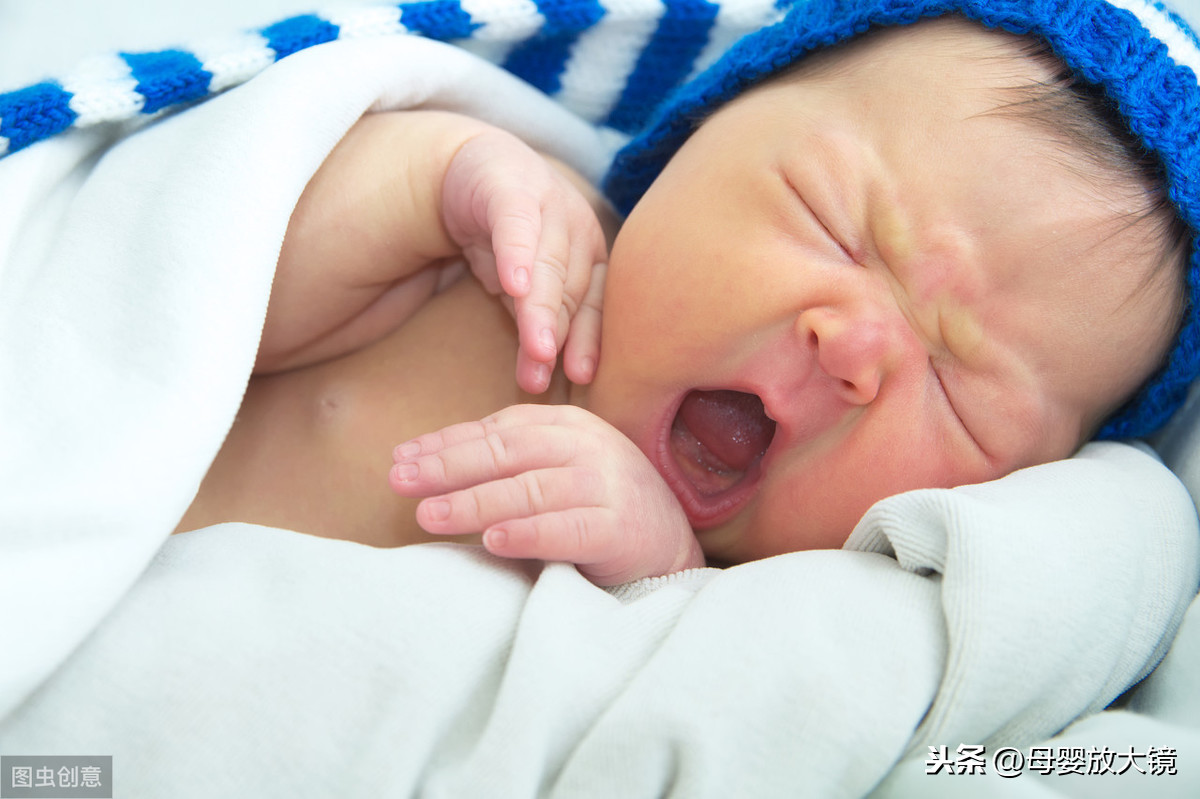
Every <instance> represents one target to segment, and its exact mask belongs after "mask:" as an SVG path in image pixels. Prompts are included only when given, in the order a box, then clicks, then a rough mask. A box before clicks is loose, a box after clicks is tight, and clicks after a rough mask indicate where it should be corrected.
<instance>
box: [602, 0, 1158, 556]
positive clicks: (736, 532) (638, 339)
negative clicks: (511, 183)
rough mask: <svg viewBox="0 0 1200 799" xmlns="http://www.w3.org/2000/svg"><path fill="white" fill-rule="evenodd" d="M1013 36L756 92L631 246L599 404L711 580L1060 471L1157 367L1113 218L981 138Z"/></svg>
mask: <svg viewBox="0 0 1200 799" xmlns="http://www.w3.org/2000/svg"><path fill="white" fill-rule="evenodd" d="M997 36H998V34H992V33H987V32H984V31H982V30H978V31H977V30H976V29H975V28H973V27H970V26H968V25H966V24H964V23H957V22H946V23H935V24H927V25H921V26H917V27H915V28H912V29H906V30H903V31H899V32H889V33H886V34H884V35H883V36H880V37H877V38H874V39H872V40H870V41H868V42H865V43H863V44H861V45H858V46H856V47H855V48H854V49H852V50H849V51H846V52H844V53H841V54H838V55H837V56H835V58H837V59H840V63H838V64H836V65H835V66H836V68H832V69H828V70H823V71H821V72H819V73H818V74H815V75H798V76H794V77H792V78H789V79H787V80H785V81H776V82H773V83H770V84H768V85H765V86H763V87H760V88H758V89H756V90H754V91H752V92H749V93H747V94H746V95H744V96H742V97H741V98H739V99H738V100H736V101H734V102H732V103H731V104H729V105H728V106H726V107H724V108H723V109H722V110H720V111H719V112H718V113H716V114H715V115H714V116H713V117H712V118H711V119H710V120H709V121H708V122H706V123H705V124H704V125H703V126H702V127H701V128H700V129H699V130H698V131H697V132H696V133H695V134H694V135H693V136H692V137H691V138H690V139H689V140H688V142H687V143H686V144H685V145H684V147H683V148H682V149H681V150H680V151H679V152H678V154H677V155H676V156H675V157H674V158H673V159H672V161H671V162H670V164H669V165H668V166H667V167H666V169H665V170H664V171H663V173H662V174H661V176H660V178H659V179H658V180H657V181H656V182H655V183H654V185H653V186H652V187H651V189H650V190H649V192H648V193H647V194H646V195H645V197H644V198H643V200H642V201H641V202H640V204H639V205H638V206H637V207H636V208H635V209H634V211H633V212H632V214H631V215H630V216H629V218H628V220H627V221H626V222H625V224H624V226H623V227H622V229H621V231H620V233H619V234H618V236H617V240H616V243H615V245H614V247H613V251H612V257H611V266H610V271H609V277H608V284H607V293H606V296H605V317H604V334H603V341H602V358H601V365H600V370H599V373H598V375H597V377H596V380H595V382H594V384H593V385H592V387H591V388H590V389H589V391H588V393H587V395H586V398H585V403H586V405H587V407H589V408H590V409H591V410H593V411H594V412H596V413H598V414H599V415H600V416H602V417H603V418H605V419H607V420H608V421H610V422H612V423H613V424H615V425H616V426H617V427H618V428H619V429H621V430H622V431H623V432H624V433H625V434H626V435H628V436H630V438H632V439H633V441H635V442H636V443H637V444H638V446H639V447H640V448H641V449H642V450H643V452H645V454H646V455H647V456H648V457H649V458H650V460H651V461H652V462H653V463H654V464H655V466H656V467H657V468H658V470H659V472H660V473H661V474H662V475H663V476H664V478H665V479H666V480H667V482H668V483H669V484H670V486H671V487H672V489H673V490H674V492H675V494H676V495H677V496H678V497H679V499H680V501H681V502H682V504H683V507H684V509H685V510H686V511H687V513H688V515H689V517H690V519H691V521H692V524H693V527H695V528H696V529H697V531H698V534H699V537H700V541H701V543H702V544H703V545H704V548H705V551H706V552H707V554H708V555H709V556H710V557H711V558H713V559H716V560H723V561H729V562H740V561H744V560H748V559H755V558H760V557H766V556H769V555H772V554H777V553H781V552H786V551H794V550H800V549H811V548H824V547H839V546H841V545H842V543H843V542H844V541H845V539H846V536H847V535H848V534H849V532H850V531H851V530H852V529H853V527H854V525H855V523H856V522H857V521H858V519H859V518H860V517H861V516H862V514H863V512H864V511H866V509H867V508H868V507H869V506H870V505H871V504H873V503H874V502H876V501H877V500H879V499H882V498H884V497H886V496H890V495H892V494H896V493H899V492H901V491H904V490H908V489H913V488H922V487H945V486H953V485H961V484H965V483H972V482H980V481H984V480H989V479H993V478H996V477H999V476H1002V475H1004V474H1006V473H1008V472H1011V471H1013V470H1014V469H1017V468H1020V467H1023V466H1028V465H1032V464H1036V463H1041V462H1046V461H1049V460H1054V459H1059V458H1062V457H1066V456H1068V455H1070V454H1071V453H1072V452H1073V451H1074V450H1075V449H1076V448H1077V447H1078V446H1079V444H1080V443H1081V441H1082V440H1084V439H1086V437H1088V435H1089V434H1090V432H1091V431H1092V430H1093V429H1094V428H1095V427H1096V426H1097V425H1098V424H1099V423H1100V422H1101V421H1102V420H1103V419H1104V418H1105V417H1106V416H1107V415H1108V414H1109V413H1110V412H1111V411H1112V410H1114V408H1115V407H1116V406H1117V405H1118V404H1119V403H1120V402H1121V401H1122V400H1123V399H1124V398H1125V397H1127V396H1128V395H1129V394H1130V392H1132V391H1133V390H1134V389H1135V388H1136V387H1137V386H1138V385H1139V384H1140V383H1141V382H1142V381H1143V380H1144V379H1145V378H1146V377H1148V376H1149V374H1151V373H1152V372H1153V370H1154V369H1155V368H1156V365H1157V362H1158V359H1159V358H1160V357H1161V355H1162V353H1163V352H1164V351H1165V348H1166V347H1167V346H1168V344H1169V337H1170V330H1169V328H1170V323H1169V320H1167V319H1166V317H1167V316H1168V315H1169V312H1168V311H1167V310H1164V309H1165V308H1166V307H1167V306H1168V299H1169V298H1170V297H1171V296H1172V294H1171V292H1172V290H1173V289H1172V288H1171V286H1170V283H1169V281H1168V280H1167V279H1166V278H1162V279H1158V278H1155V279H1150V280H1149V282H1147V272H1148V266H1147V264H1148V260H1149V257H1150V256H1149V255H1148V252H1149V251H1148V249H1146V248H1144V247H1143V246H1142V245H1140V244H1139V243H1138V242H1139V240H1138V238H1137V235H1138V232H1137V231H1133V232H1130V231H1125V230H1122V229H1121V228H1120V225H1119V224H1117V223H1114V221H1113V218H1114V215H1115V213H1117V212H1119V211H1120V210H1121V206H1120V204H1119V203H1120V200H1121V197H1120V196H1117V197H1115V198H1114V197H1106V196H1105V192H1108V193H1109V194H1112V193H1113V192H1112V191H1111V190H1110V189H1109V187H1107V186H1102V185H1098V184H1097V182H1096V181H1095V180H1088V179H1087V178H1085V177H1083V176H1082V174H1081V172H1080V171H1079V170H1075V169H1072V168H1070V165H1069V164H1064V163H1063V162H1062V161H1063V156H1062V155H1061V153H1060V152H1059V151H1060V150H1061V149H1062V146H1061V145H1060V144H1058V143H1056V142H1050V141H1048V140H1047V137H1046V135H1045V134H1043V133H1040V132H1035V130H1034V128H1033V127H1032V126H1031V125H1030V124H1029V123H1027V122H1022V121H1019V120H1015V119H1013V118H1011V117H1005V116H1003V115H997V114H992V113H990V112H991V111H992V110H993V109H994V108H995V107H996V105H997V102H998V94H997V92H996V91H993V89H996V88H998V87H1001V86H1011V85H1013V84H1014V83H1017V82H1018V81H1017V79H1016V77H1015V76H1016V73H1017V72H1018V70H1019V69H1024V66H1014V65H1013V64H1012V63H1011V59H997V58H995V57H994V55H995V51H994V49H989V48H994V47H995V46H996V43H997V41H998V39H997V38H996V37H997ZM948 37H950V38H948ZM953 37H957V38H953ZM960 39H961V44H962V46H961V47H959V46H947V44H948V43H949V44H950V45H955V44H956V43H959V40H960ZM934 48H936V52H937V53H938V55H936V56H934V55H930V53H932V52H934ZM981 48H983V49H981ZM1026 72H1027V73H1028V75H1027V77H1044V76H1039V75H1036V74H1034V68H1033V67H1029V68H1028V69H1027V70H1026ZM1052 154H1055V155H1052ZM1117 194H1118V195H1119V192H1118V193H1117ZM1127 196H1128V195H1126V197H1127ZM733 392H737V393H733ZM755 398H757V399H755ZM758 400H761V403H762V407H763V410H762V411H760V410H759V406H758V404H757V403H758ZM772 430H773V436H772Z"/></svg>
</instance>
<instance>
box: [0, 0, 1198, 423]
mask: <svg viewBox="0 0 1200 799" xmlns="http://www.w3.org/2000/svg"><path fill="white" fill-rule="evenodd" d="M947 13H960V14H962V15H964V16H966V17H969V18H972V19H975V20H978V21H979V22H981V23H983V24H984V25H987V26H990V27H995V28H1000V29H1004V30H1008V31H1011V32H1014V33H1021V34H1033V35H1037V36H1040V37H1042V38H1043V39H1045V40H1046V41H1047V42H1048V43H1049V44H1050V46H1051V48H1052V49H1053V50H1054V52H1055V53H1056V54H1057V55H1058V56H1059V58H1060V59H1061V60H1062V61H1063V62H1064V63H1065V64H1066V65H1067V66H1068V67H1069V68H1070V69H1072V70H1073V71H1074V72H1075V73H1076V74H1077V75H1078V76H1079V77H1081V78H1082V79H1083V80H1084V81H1086V82H1088V83H1092V84H1096V85H1098V86H1100V87H1102V88H1103V89H1104V91H1105V92H1106V93H1107V94H1108V96H1109V97H1110V98H1111V99H1113V100H1114V101H1115V103H1116V105H1117V108H1118V109H1119V111H1120V113H1121V114H1122V115H1123V117H1124V119H1125V121H1126V122H1127V123H1128V126H1129V128H1130V130H1131V131H1132V132H1133V133H1134V134H1135V135H1136V136H1137V137H1139V138H1140V140H1141V141H1142V142H1143V143H1144V144H1145V145H1146V147H1147V148H1149V149H1150V150H1151V151H1153V152H1154V153H1156V154H1157V155H1158V156H1159V158H1160V159H1161V161H1162V164H1163V167H1164V171H1165V174H1166V177H1167V184H1168V185H1167V194H1168V197H1169V199H1170V200H1171V202H1172V203H1173V204H1174V206H1175V208H1176V209H1177V211H1178V213H1179V215H1180V217H1181V218H1182V219H1183V221H1184V222H1185V223H1186V224H1187V225H1188V227H1189V229H1190V231H1192V233H1193V244H1192V250H1191V254H1190V259H1189V262H1188V270H1187V285H1188V292H1189V298H1190V302H1189V304H1188V308H1187V311H1186V315H1185V318H1184V321H1183V326H1182V329H1181V331H1180V334H1179V337H1178V339H1177V341H1176V344H1175V346H1174V348H1173V349H1172V351H1171V353H1170V354H1169V356H1168V360H1167V362H1166V364H1165V365H1164V367H1163V368H1162V370H1161V371H1160V372H1159V373H1158V374H1156V375H1155V376H1154V377H1153V378H1151V380H1150V381H1149V382H1148V383H1147V384H1146V385H1145V386H1143V388H1142V389H1141V390H1140V391H1139V393H1138V394H1137V395H1136V396H1135V398H1134V399H1133V400H1132V401H1131V402H1130V403H1129V404H1128V405H1127V406H1126V407H1125V408H1123V409H1122V410H1120V411H1119V412H1118V413H1117V414H1116V415H1115V416H1114V417H1113V418H1112V419H1110V420H1109V421H1108V422H1107V423H1106V424H1105V426H1104V427H1103V429H1102V430H1101V431H1100V437H1102V438H1122V437H1137V436H1145V435H1149V434H1150V433H1153V432H1154V431H1155V430H1157V429H1159V428H1160V427H1161V426H1162V425H1163V424H1164V423H1165V422H1166V421H1167V419H1169V418H1170V416H1171V414H1172V413H1173V412H1174V411H1175V410H1176V409H1177V408H1178V407H1179V406H1180V405H1181V404H1182V402H1183V400H1184V398H1185V397H1186V394H1187V391H1188V388H1189V386H1190V385H1191V383H1192V382H1193V380H1194V379H1195V378H1196V377H1197V376H1198V375H1200V251H1198V250H1197V245H1196V242H1195V239H1196V236H1195V233H1196V232H1197V231H1198V230H1200V86H1198V84H1197V77H1196V76H1197V74H1200V43H1198V41H1197V39H1196V36H1195V35H1194V34H1193V33H1192V32H1191V31H1190V30H1189V29H1188V27H1187V26H1186V24H1185V23H1184V22H1183V20H1182V19H1181V18H1180V17H1178V16H1177V15H1175V14H1174V13H1172V12H1171V11H1170V10H1168V9H1167V8H1166V7H1165V6H1164V5H1163V4H1162V3H1160V2H1157V0H427V1H423V2H411V3H401V4H393V5H385V6H369V7H364V8H359V9H350V10H346V11H341V12H337V13H331V14H308V15H302V16H297V17H292V18H290V19H286V20H283V21H281V22H279V23H276V24H274V25H270V26H267V27H264V28H262V29H259V30H255V31H248V32H245V33H242V34H239V35H237V36H234V37H231V38H227V39H221V40H211V41H201V42H195V43H192V44H190V45H185V46H183V47H181V48H176V49H169V50H163V51H158V52H151V53H120V54H113V55H110V56H108V57H101V58H97V59H94V60H92V61H89V62H88V63H86V64H84V65H82V66H81V68H80V69H79V70H78V71H77V72H75V73H72V74H71V75H67V76H65V77H63V78H62V79H61V80H48V81H45V82H42V83H38V84H36V85H33V86H29V87H27V88H24V89H19V90H16V91H12V92H8V93H6V94H0V155H4V154H6V153H11V152H16V151H18V150H20V149H22V148H25V147H28V146H30V145H31V144H34V143H35V142H37V141H39V140H41V139H44V138H47V137H49V136H53V135H56V134H58V133H59V132H61V131H64V130H68V129H70V128H73V127H85V126H88V125H94V124H97V123H103V122H112V121H127V120H133V119H138V118H149V117H152V116H153V115H155V114H159V113H162V112H164V111H170V110H173V109H176V108H179V107H184V106H186V105H187V104H189V103H194V102H197V101H200V100H203V99H204V98H206V97H210V96H212V95H214V94H216V93H218V92H220V91H223V90H225V89H228V88H230V87H233V86H236V85H237V84H239V83H241V82H244V81H246V80H248V79H249V78H251V77H253V76H254V75H255V74H257V73H258V72H260V71H262V70H263V69H266V68H268V67H269V66H270V64H272V63H274V62H275V61H277V60H279V59H280V58H284V57H286V56H288V55H290V54H292V53H294V52H296V51H298V50H302V49H304V48H307V47H312V46H315V45H319V44H322V43H324V42H328V41H332V40H335V39H350V38H358V37H366V36H388V35H419V36H425V37H429V38H433V39H438V40H442V41H448V42H452V43H454V44H458V45H461V46H463V47H467V48H469V49H471V50H473V51H475V52H477V53H479V54H480V55H482V56H483V57H485V58H488V59H490V60H492V61H494V62H495V63H497V64H499V65H501V66H503V67H504V68H506V69H508V70H509V71H511V72H513V73H514V74H516V75H517V76H519V77H521V78H523V79H525V80H526V81H528V82H529V83H531V84H533V85H534V86H535V87H537V88H539V89H541V90H542V91H544V92H545V93H547V94H548V95H550V96H551V97H554V98H555V99H557V100H558V101H559V102H560V103H562V104H563V105H564V106H565V107H567V108H568V109H570V110H572V111H574V112H575V113H576V114H578V115H579V116H581V117H583V118H584V119H586V120H588V121H590V122H592V123H594V124H596V125H598V126H604V127H608V128H612V129H614V130H616V131H618V132H620V133H622V134H625V135H628V136H630V137H631V138H630V141H629V143H628V144H627V146H625V147H624V148H623V149H622V150H621V151H620V152H619V153H618V155H617V157H616V159H615V160H614V162H613V164H612V165H611V168H610V169H609V172H608V175H607V177H606V178H605V180H604V190H605V192H606V193H607V194H608V195H609V197H610V198H611V199H612V200H613V202H614V203H615V204H616V205H617V207H618V208H619V209H620V210H622V211H626V212H627V211H628V210H629V209H630V208H632V206H633V205H634V204H635V203H636V202H637V199H638V198H639V197H640V196H641V195H642V193H643V192H644V191H645V190H646V188H647V187H648V186H649V185H650V183H651V181H653V180H654V178H655V176H657V174H658V173H659V171H660V170H661V169H662V167H663V165H664V164H665V163H666V161H667V160H668V159H669V158H670V157H671V155H672V154H673V153H674V152H675V151H676V150H677V149H678V147H679V146H680V145H681V144H682V143H683V141H684V140H685V139H686V138H687V137H688V135H690V133H691V131H692V130H693V128H694V125H695V124H696V120H698V119H702V118H703V117H704V116H706V115H707V114H710V113H711V112H712V111H714V110H715V109H716V108H717V107H718V106H720V105H721V104H722V103H723V102H725V101H727V100H729V99H730V98H732V97H734V96H735V95H737V94H738V93H739V92H741V91H743V90H745V89H746V88H747V87H749V86H751V85H753V84H755V83H756V82H758V81H761V80H763V79H765V78H767V77H769V76H770V75H772V74H773V73H775V72H777V71H778V70H780V69H782V68H783V67H785V66H787V65H788V64H791V63H793V62H795V61H796V60H797V59H800V58H802V57H803V56H804V55H805V54H806V53H808V52H811V51H812V50H814V49H818V48H821V47H826V46H829V45H830V44H833V43H836V42H839V41H843V40H845V39H848V38H850V37H852V36H854V35H857V34H859V33H862V32H863V31H865V30H867V29H868V28H870V27H875V26H889V25H892V26H894V25H906V24H911V23H913V22H916V21H917V20H919V19H922V18H926V17H933V16H939V15H943V14H947Z"/></svg>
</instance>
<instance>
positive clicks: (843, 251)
mask: <svg viewBox="0 0 1200 799" xmlns="http://www.w3.org/2000/svg"><path fill="white" fill-rule="evenodd" d="M777 171H778V174H779V177H780V178H782V180H783V182H784V185H785V186H786V187H787V189H788V191H789V192H790V193H791V195H792V196H793V197H795V198H796V201H797V204H798V205H799V207H800V215H801V216H802V217H803V218H804V219H805V220H806V221H809V222H811V223H813V225H814V226H815V227H816V229H817V231H818V233H819V234H820V235H821V237H822V238H823V239H824V240H825V241H827V242H828V243H829V244H832V245H833V247H835V248H836V249H837V252H838V254H839V255H840V256H841V257H842V258H844V259H845V260H846V261H848V262H850V263H854V264H858V263H859V262H858V259H856V258H855V257H854V256H853V255H851V253H850V251H849V250H848V249H847V248H846V246H845V245H844V244H843V243H842V241H841V239H840V238H839V237H838V236H837V234H835V233H834V232H833V230H832V229H831V228H830V227H829V225H827V224H825V220H824V219H822V218H821V215H820V214H818V213H817V212H816V210H815V209H814V208H813V207H812V206H811V205H810V204H809V203H808V201H807V200H805V199H804V194H803V193H802V192H801V191H800V190H799V189H797V188H796V186H795V184H793V183H792V181H791V179H790V178H789V177H788V176H787V173H786V172H785V171H784V170H782V169H779V170H777Z"/></svg>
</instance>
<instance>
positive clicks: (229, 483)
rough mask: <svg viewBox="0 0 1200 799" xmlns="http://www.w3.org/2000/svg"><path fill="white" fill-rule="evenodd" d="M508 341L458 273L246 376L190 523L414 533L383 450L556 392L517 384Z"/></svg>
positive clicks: (506, 319)
mask: <svg viewBox="0 0 1200 799" xmlns="http://www.w3.org/2000/svg"><path fill="white" fill-rule="evenodd" d="M516 348H517V341H516V329H515V325H514V324H513V322H512V319H511V317H510V316H509V314H508V312H507V311H506V310H505V309H504V308H503V307H502V306H500V305H499V303H498V302H497V301H496V300H495V299H494V298H492V297H490V296H488V295H487V294H486V293H485V292H483V290H482V289H481V288H479V287H478V285H477V284H476V283H475V282H474V281H472V280H463V281H460V282H459V283H458V284H456V285H455V286H453V287H451V288H450V289H448V290H447V291H446V292H444V293H442V294H439V295H437V296H435V297H434V298H433V299H431V300H430V301H429V303H428V304H427V305H426V306H424V307H422V309H421V310H420V311H418V312H417V313H416V314H414V315H413V317H412V318H411V319H409V320H408V321H407V322H405V324H404V325H403V326H402V327H400V328H398V329H397V330H395V331H393V332H392V333H391V334H390V335H388V336H387V337H385V338H384V339H382V340H380V341H378V342H376V343H374V344H372V345H370V346H368V347H366V348H364V349H362V350H359V351H358V352H355V353H351V354H350V355H346V356H342V357H340V358H336V359H333V360H330V361H326V362H324V363H319V364H315V365H312V366H308V367H305V368H302V369H297V370H294V371H291V372H285V373H281V374H276V375H269V376H264V377H257V378H255V379H254V380H252V381H251V384H250V387H249V388H248V390H247V392H246V395H245V398H244V399H243V402H242V407H241V410H240V411H239V413H238V417H237V420H236V422H235V423H234V425H233V429H232V430H231V431H230V433H229V436H228V437H227V439H226V441H225V445H224V447H223V448H222V450H221V453H220V454H219V455H218V456H217V459H216V460H215V461H214V463H213V465H212V467H211V468H210V470H209V474H208V476H207V477H206V478H205V483H204V486H202V488H201V492H200V495H199V496H198V498H197V503H196V504H195V505H194V506H193V509H192V511H191V513H192V518H191V520H190V521H189V524H190V526H192V527H194V526H201V525H203V524H211V523H215V522H218V521H231V520H240V521H251V522H256V523H260V524H269V525H274V526H279V527H286V528H289V529H294V530H301V531H304V532H311V533H316V534H319V535H325V536H329V537H334V538H348V539H351V540H358V541H361V542H363V543H370V544H377V545H396V544H402V543H414V542H416V541H418V540H424V538H425V537H424V536H423V535H422V533H421V531H420V530H419V529H418V528H416V526H415V523H414V522H413V520H412V513H413V508H414V507H415V501H412V500H407V499H403V498H401V497H398V496H396V495H395V494H393V493H392V492H391V491H390V489H389V488H388V486H387V471H388V469H389V468H390V466H391V462H392V460H391V452H392V449H393V448H394V447H395V446H396V445H397V444H399V443H401V442H403V441H406V440H408V439H410V438H414V437H416V436H418V435H421V434H423V433H428V432H432V431H434V430H437V429H440V428H442V427H445V426H447V425H450V424H455V423H458V422H464V421H472V420H476V419H480V418H482V417H484V416H486V415H488V414H490V413H493V412H495V411H497V410H499V409H500V408H503V407H506V406H508V405H512V404H515V403H521V402H537V401H551V400H554V399H555V398H556V397H559V395H561V394H564V393H565V390H564V389H563V388H562V386H561V384H556V385H555V386H554V387H552V389H551V391H550V392H547V395H546V396H543V397H537V398H535V397H531V396H530V395H528V394H525V393H524V392H522V391H521V390H520V389H518V388H517V385H516V381H515V379H514V376H513V375H514V369H515V367H516ZM560 380H561V378H560ZM556 389H557V390H556Z"/></svg>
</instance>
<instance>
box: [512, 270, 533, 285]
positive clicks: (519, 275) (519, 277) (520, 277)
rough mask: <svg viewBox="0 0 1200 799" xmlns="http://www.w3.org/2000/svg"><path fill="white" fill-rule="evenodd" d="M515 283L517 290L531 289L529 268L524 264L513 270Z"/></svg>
mask: <svg viewBox="0 0 1200 799" xmlns="http://www.w3.org/2000/svg"><path fill="white" fill-rule="evenodd" d="M513 285H515V286H516V287H517V291H528V290H529V270H528V269H526V268H525V267H523V266H518V267H517V268H516V269H514V270H513Z"/></svg>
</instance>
